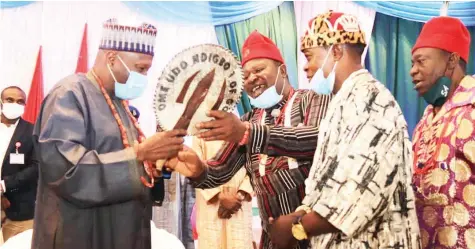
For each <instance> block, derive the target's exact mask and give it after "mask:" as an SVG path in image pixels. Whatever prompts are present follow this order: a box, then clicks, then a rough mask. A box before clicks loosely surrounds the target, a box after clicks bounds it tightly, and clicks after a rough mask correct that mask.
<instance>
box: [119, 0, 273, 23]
mask: <svg viewBox="0 0 475 249" xmlns="http://www.w3.org/2000/svg"><path fill="white" fill-rule="evenodd" d="M123 3H124V4H125V5H127V6H128V7H129V8H131V9H133V10H136V11H137V12H138V13H142V14H145V15H148V16H150V17H153V18H155V19H156V20H157V21H167V22H175V23H176V22H181V23H206V24H213V25H223V24H229V23H234V22H239V21H242V20H245V19H248V18H251V17H253V16H257V15H260V14H263V13H266V12H268V11H270V10H272V9H275V8H276V7H277V6H279V5H280V4H281V3H282V1H266V2H262V1H194V2H180V1H177V2H147V1H137V2H132V1H124V2H123Z"/></svg>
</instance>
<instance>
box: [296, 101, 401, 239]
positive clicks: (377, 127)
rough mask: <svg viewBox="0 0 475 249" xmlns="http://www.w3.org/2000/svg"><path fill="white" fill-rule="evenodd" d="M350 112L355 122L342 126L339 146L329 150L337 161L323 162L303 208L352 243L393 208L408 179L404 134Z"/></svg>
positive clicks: (385, 121) (376, 117)
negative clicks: (394, 198)
mask: <svg viewBox="0 0 475 249" xmlns="http://www.w3.org/2000/svg"><path fill="white" fill-rule="evenodd" d="M355 106H358V105H355ZM345 108H347V110H346V111H348V109H353V112H350V111H349V112H347V114H348V113H353V115H354V117H355V118H352V119H348V117H346V119H344V120H341V127H340V131H341V133H340V134H339V135H338V138H337V139H336V141H340V142H339V143H338V144H331V145H329V148H327V152H328V151H333V152H328V153H329V154H331V155H337V156H335V157H327V158H325V159H324V160H323V164H322V165H321V166H319V168H318V169H317V171H316V173H315V175H314V176H313V177H314V179H315V181H318V183H317V184H316V186H315V189H314V191H312V193H309V194H307V196H306V197H305V199H304V201H303V203H304V204H306V205H308V206H311V207H313V210H314V211H316V212H317V213H318V214H320V215H321V216H322V217H324V218H325V219H327V220H328V221H329V222H330V223H331V224H332V225H333V226H335V227H336V228H338V229H339V230H340V231H342V232H343V233H344V234H345V235H347V236H348V237H353V236H355V235H357V234H358V233H359V232H361V231H362V230H364V229H365V227H366V226H367V225H368V224H369V223H371V222H373V221H374V219H376V218H377V217H378V216H380V214H382V213H384V212H385V210H386V209H387V208H388V206H390V205H388V204H389V203H390V202H391V201H392V200H391V198H392V196H393V193H394V191H395V189H396V187H397V184H398V182H400V181H399V178H400V175H401V174H403V173H404V172H403V171H404V170H401V168H403V167H405V166H404V160H403V159H402V158H401V157H402V155H401V151H402V150H403V149H402V144H403V143H404V132H403V130H402V129H397V128H395V127H394V126H395V122H394V121H390V120H388V119H386V118H385V117H384V114H383V115H379V114H375V115H368V114H366V115H364V114H361V113H358V112H357V111H356V110H354V109H355V108H354V107H353V108H352V107H351V106H345ZM355 114H356V115H355ZM356 117H358V118H356ZM355 119H356V120H355ZM345 121H347V122H348V123H345Z"/></svg>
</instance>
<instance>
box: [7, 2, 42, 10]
mask: <svg viewBox="0 0 475 249" xmlns="http://www.w3.org/2000/svg"><path fill="white" fill-rule="evenodd" d="M34 2H35V1H0V9H6V8H17V7H22V6H25V5H28V4H32V3H34Z"/></svg>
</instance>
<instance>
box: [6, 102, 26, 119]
mask: <svg viewBox="0 0 475 249" xmlns="http://www.w3.org/2000/svg"><path fill="white" fill-rule="evenodd" d="M0 103H1V104H2V108H1V109H0V115H1V114H3V116H5V117H6V118H7V119H10V120H15V119H18V118H19V117H21V115H23V113H24V112H25V106H23V105H20V104H17V103H3V102H2V101H0Z"/></svg>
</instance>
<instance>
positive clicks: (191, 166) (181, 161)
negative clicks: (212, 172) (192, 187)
mask: <svg viewBox="0 0 475 249" xmlns="http://www.w3.org/2000/svg"><path fill="white" fill-rule="evenodd" d="M165 168H167V169H169V170H171V171H176V172H178V173H180V174H182V175H183V176H185V177H189V178H197V177H199V176H200V175H201V174H202V173H203V171H204V170H205V164H204V163H203V162H202V161H201V159H200V158H199V156H198V155H197V154H196V152H194V151H193V150H192V149H190V148H188V147H187V146H184V147H183V150H181V151H179V152H178V154H177V156H176V157H174V158H171V159H169V160H168V161H167V162H165Z"/></svg>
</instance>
